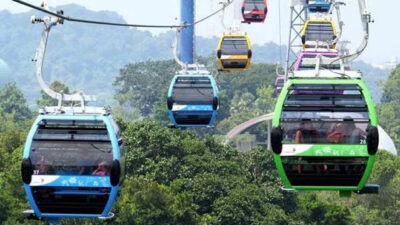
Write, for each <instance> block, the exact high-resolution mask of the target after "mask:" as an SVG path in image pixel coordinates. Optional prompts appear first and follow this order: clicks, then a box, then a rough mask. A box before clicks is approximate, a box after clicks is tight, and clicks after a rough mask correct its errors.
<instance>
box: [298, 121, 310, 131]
mask: <svg viewBox="0 0 400 225" xmlns="http://www.w3.org/2000/svg"><path fill="white" fill-rule="evenodd" d="M300 127H301V128H302V129H304V130H311V129H312V127H313V124H312V122H311V121H303V122H301V124H300Z"/></svg>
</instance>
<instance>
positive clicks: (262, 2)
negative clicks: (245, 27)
mask: <svg viewBox="0 0 400 225" xmlns="http://www.w3.org/2000/svg"><path fill="white" fill-rule="evenodd" d="M267 12H268V8H267V1H266V0H243V3H242V16H243V20H244V21H243V22H244V23H249V24H250V23H263V22H264V21H265V18H266V17H267Z"/></svg>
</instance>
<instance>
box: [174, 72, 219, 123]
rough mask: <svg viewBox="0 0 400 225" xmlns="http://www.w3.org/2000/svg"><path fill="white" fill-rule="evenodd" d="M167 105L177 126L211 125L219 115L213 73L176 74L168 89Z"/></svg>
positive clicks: (216, 89)
mask: <svg viewBox="0 0 400 225" xmlns="http://www.w3.org/2000/svg"><path fill="white" fill-rule="evenodd" d="M167 105H168V113H169V116H170V118H171V121H172V123H173V125H174V126H175V127H181V128H187V127H210V126H212V125H213V124H214V121H215V117H216V116H217V108H218V88H217V84H216V82H215V80H214V78H213V77H212V76H211V75H200V74H196V75H189V74H186V75H176V76H175V77H174V78H173V79H172V82H171V85H170V87H169V90H168V98H167Z"/></svg>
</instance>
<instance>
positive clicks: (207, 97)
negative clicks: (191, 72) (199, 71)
mask: <svg viewBox="0 0 400 225" xmlns="http://www.w3.org/2000/svg"><path fill="white" fill-rule="evenodd" d="M172 96H173V100H174V102H176V103H178V104H182V105H185V104H192V105H193V104H212V102H213V98H214V92H213V89H212V87H209V88H174V90H173V91H172Z"/></svg>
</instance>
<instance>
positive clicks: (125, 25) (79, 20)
mask: <svg viewBox="0 0 400 225" xmlns="http://www.w3.org/2000/svg"><path fill="white" fill-rule="evenodd" d="M12 1H14V2H17V3H19V4H22V5H25V6H27V7H30V8H33V9H36V10H39V11H41V12H44V13H47V14H50V15H52V16H56V17H58V18H61V19H64V20H67V21H71V22H78V23H88V24H98V25H108V26H123V27H142V28H186V27H190V26H194V25H197V24H199V23H201V22H203V21H205V20H207V19H209V18H211V17H213V16H214V15H216V14H218V13H219V12H221V11H222V10H224V9H225V8H226V7H228V6H229V5H230V4H231V3H232V0H227V2H226V3H225V4H223V5H222V7H221V8H220V9H218V10H217V11H215V12H213V13H211V14H209V15H208V16H206V17H204V18H202V19H200V20H197V21H195V22H194V23H191V24H182V25H145V24H129V23H113V22H105V21H96V20H85V19H78V18H73V17H69V16H64V15H60V14H58V13H55V12H52V11H50V10H47V9H44V8H42V7H39V6H35V5H33V4H30V3H28V2H25V1H22V0H12Z"/></svg>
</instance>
